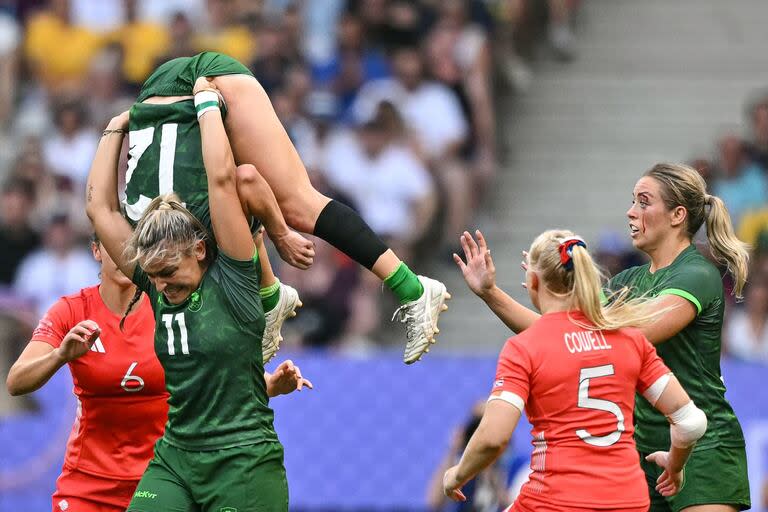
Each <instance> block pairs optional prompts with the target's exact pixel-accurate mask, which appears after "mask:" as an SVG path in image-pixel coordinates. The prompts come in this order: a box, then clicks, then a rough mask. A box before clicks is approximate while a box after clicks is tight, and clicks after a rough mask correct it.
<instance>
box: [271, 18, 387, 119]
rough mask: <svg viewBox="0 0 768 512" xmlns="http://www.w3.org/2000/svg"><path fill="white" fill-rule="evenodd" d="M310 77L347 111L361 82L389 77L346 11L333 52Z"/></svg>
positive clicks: (360, 26) (377, 53)
mask: <svg viewBox="0 0 768 512" xmlns="http://www.w3.org/2000/svg"><path fill="white" fill-rule="evenodd" d="M312 74H313V80H314V82H315V83H316V84H317V85H318V86H320V87H327V88H328V89H330V90H331V91H333V92H334V93H336V95H337V96H338V97H339V101H340V102H341V108H342V110H344V111H346V110H347V108H349V106H350V105H351V104H352V101H353V100H354V99H355V95H356V94H357V91H358V90H359V89H360V87H361V86H362V85H363V84H364V83H366V82H369V81H371V80H377V79H379V78H386V77H387V76H389V63H388V61H387V59H386V56H385V55H384V54H383V53H382V52H381V50H379V49H376V48H371V47H370V46H369V45H368V42H367V41H366V35H365V27H364V26H363V22H362V20H361V19H360V18H359V17H357V16H355V15H354V14H352V13H350V12H346V13H344V14H342V16H341V18H340V19H339V24H338V40H337V48H336V52H335V53H334V55H333V57H332V58H331V59H330V60H329V61H328V62H326V63H324V64H323V65H320V66H315V68H314V69H313V73H312ZM257 76H258V75H257Z"/></svg>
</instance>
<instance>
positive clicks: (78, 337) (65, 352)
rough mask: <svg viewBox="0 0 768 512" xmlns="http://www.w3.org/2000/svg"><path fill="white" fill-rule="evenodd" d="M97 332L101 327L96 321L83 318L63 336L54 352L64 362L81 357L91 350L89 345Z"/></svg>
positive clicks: (99, 332) (93, 340) (98, 332)
mask: <svg viewBox="0 0 768 512" xmlns="http://www.w3.org/2000/svg"><path fill="white" fill-rule="evenodd" d="M99 334H101V329H99V326H98V324H97V323H96V322H94V321H93V320H83V321H82V322H80V323H78V324H77V325H75V326H74V327H73V328H72V329H70V330H69V332H68V333H67V335H66V336H64V339H63V340H62V342H61V345H59V347H58V348H57V349H56V354H57V355H58V356H59V357H60V358H61V360H62V361H64V362H65V363H68V362H70V361H73V360H75V359H77V358H79V357H82V356H84V355H85V354H87V353H88V351H89V350H91V346H92V345H93V343H94V342H95V341H96V339H97V338H98V337H99Z"/></svg>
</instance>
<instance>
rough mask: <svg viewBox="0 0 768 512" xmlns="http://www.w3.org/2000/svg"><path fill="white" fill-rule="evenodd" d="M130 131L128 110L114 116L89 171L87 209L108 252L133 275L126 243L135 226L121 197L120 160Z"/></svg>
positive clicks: (127, 274) (133, 265)
mask: <svg viewBox="0 0 768 512" xmlns="http://www.w3.org/2000/svg"><path fill="white" fill-rule="evenodd" d="M127 132H128V112H123V113H122V114H120V115H119V116H117V117H113V118H112V120H111V121H110V122H109V124H108V125H107V129H106V130H105V131H104V135H102V137H101V140H100V141H99V146H98V148H97V149H96V156H94V157H93V164H91V171H90V173H89V174H88V183H87V186H86V190H87V192H86V198H85V211H86V213H87V214H88V218H89V219H91V223H92V224H93V229H94V231H96V236H98V237H99V240H100V241H101V243H102V245H103V246H104V248H105V249H106V250H107V253H108V254H109V256H110V257H111V258H112V259H113V260H114V261H115V263H116V264H117V266H118V268H119V269H120V271H121V272H122V273H123V274H125V275H126V276H127V277H128V278H129V279H130V278H131V277H133V271H134V269H135V268H136V264H135V263H128V262H127V261H126V259H125V258H124V257H123V247H124V246H125V242H127V241H128V239H129V238H130V237H131V233H132V231H133V230H132V229H131V225H130V224H128V221H127V220H125V218H124V217H123V214H122V212H121V211H120V200H119V199H118V197H117V171H118V162H119V160H120V149H121V148H122V146H123V137H124V136H125V134H126V133H127Z"/></svg>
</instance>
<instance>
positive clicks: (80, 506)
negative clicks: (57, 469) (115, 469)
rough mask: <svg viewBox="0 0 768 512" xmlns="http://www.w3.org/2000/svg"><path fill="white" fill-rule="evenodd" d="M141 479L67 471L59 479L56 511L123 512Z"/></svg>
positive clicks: (54, 494)
mask: <svg viewBox="0 0 768 512" xmlns="http://www.w3.org/2000/svg"><path fill="white" fill-rule="evenodd" d="M138 484H139V481H138V480H115V479H113V478H108V477H100V476H96V475H90V474H88V473H83V472H81V471H77V470H71V469H67V468H64V469H63V470H62V472H61V475H59V478H58V479H57V480H56V492H54V493H53V504H52V509H51V510H53V512H66V511H70V512H124V511H125V509H126V508H128V504H129V503H130V502H131V498H132V497H133V493H134V491H135V490H136V486H137V485H138Z"/></svg>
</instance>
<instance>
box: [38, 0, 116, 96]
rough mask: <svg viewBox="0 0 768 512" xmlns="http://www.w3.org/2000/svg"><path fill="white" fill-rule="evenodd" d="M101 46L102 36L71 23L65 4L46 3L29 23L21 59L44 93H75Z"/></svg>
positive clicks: (53, 0) (55, 0)
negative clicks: (64, 91) (42, 87)
mask: <svg viewBox="0 0 768 512" xmlns="http://www.w3.org/2000/svg"><path fill="white" fill-rule="evenodd" d="M103 43H104V37H103V36H101V35H99V34H97V33H95V32H93V31H91V30H89V29H88V28H86V27H82V26H78V25H75V24H74V23H73V22H72V20H71V16H70V5H69V1H68V0H49V1H48V7H47V8H46V9H45V10H43V11H40V12H39V13H37V14H35V15H33V16H32V18H31V19H30V20H29V23H28V25H27V31H26V39H25V55H26V57H27V62H28V64H29V65H30V67H31V70H32V72H33V74H34V76H35V77H36V78H37V79H38V80H40V81H41V82H42V83H43V84H45V86H46V88H47V89H48V90H50V91H53V92H61V91H63V90H72V89H75V90H77V89H79V88H80V87H81V86H82V82H83V79H84V77H85V73H86V71H87V69H88V65H89V64H90V62H91V59H92V58H93V56H94V55H96V52H98V51H99V49H100V48H101V46H102V45H103Z"/></svg>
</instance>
